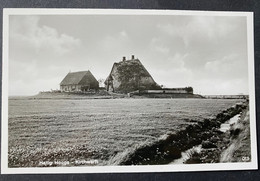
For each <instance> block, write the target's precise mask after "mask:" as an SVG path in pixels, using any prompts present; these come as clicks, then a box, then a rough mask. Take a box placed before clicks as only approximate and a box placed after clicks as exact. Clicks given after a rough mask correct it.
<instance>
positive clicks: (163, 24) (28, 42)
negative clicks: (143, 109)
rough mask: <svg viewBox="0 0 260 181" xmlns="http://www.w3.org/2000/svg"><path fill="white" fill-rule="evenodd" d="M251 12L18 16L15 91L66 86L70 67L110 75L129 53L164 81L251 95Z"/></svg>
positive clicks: (12, 38) (12, 66) (12, 32)
mask: <svg viewBox="0 0 260 181" xmlns="http://www.w3.org/2000/svg"><path fill="white" fill-rule="evenodd" d="M246 31H247V30H246V17H220V16H219V17H214V16H180V15H178V16H177V15H175V16H173V15H171V16H170V15H167V16H166V15H165V16H162V15H161V16H148V15H146V16H145V15H135V16H129V15H121V16H118V15H106V16H104V15H41V16H25V15H19V16H18V15H12V16H10V19H9V95H34V94H37V93H38V92H39V91H47V90H51V89H59V83H60V82H61V81H62V79H63V78H64V77H65V76H66V74H67V73H68V72H69V71H71V72H74V71H84V70H90V71H91V72H92V74H93V75H94V76H95V77H96V79H101V78H102V79H106V78H107V76H108V75H109V73H110V71H111V68H112V65H113V63H114V62H118V61H121V59H122V57H123V56H126V57H127V58H130V57H131V55H132V54H133V55H135V57H137V58H139V60H140V61H141V62H142V63H143V65H144V66H145V67H146V69H147V70H148V71H149V72H150V74H151V75H152V77H153V78H154V80H155V81H156V82H157V83H158V84H159V85H164V86H166V87H169V88H173V87H187V86H192V87H193V88H194V91H195V93H200V94H203V95H206V94H240V93H244V94H248V75H247V74H248V70H247V68H248V67H247V32H246Z"/></svg>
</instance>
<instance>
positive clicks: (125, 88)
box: [105, 55, 161, 93]
mask: <svg viewBox="0 0 260 181" xmlns="http://www.w3.org/2000/svg"><path fill="white" fill-rule="evenodd" d="M105 86H106V89H107V91H111V92H123V93H127V92H131V91H136V90H148V89H152V90H158V89H161V87H160V86H159V85H158V84H157V83H156V82H155V81H154V80H153V78H152V76H151V75H150V74H149V72H148V71H147V70H146V69H145V67H144V66H143V64H142V63H141V62H140V60H139V59H135V58H134V55H132V59H130V60H126V58H125V57H123V60H122V61H120V62H118V63H114V65H113V67H112V70H111V72H110V74H109V76H108V77H107V79H106V80H105Z"/></svg>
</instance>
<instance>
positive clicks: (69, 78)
mask: <svg viewBox="0 0 260 181" xmlns="http://www.w3.org/2000/svg"><path fill="white" fill-rule="evenodd" d="M98 88H99V83H98V81H97V80H96V78H95V77H94V76H93V75H92V73H91V72H90V71H89V70H88V71H80V72H70V73H68V74H67V75H66V77H65V78H64V79H63V80H62V81H61V83H60V90H61V92H86V91H89V90H93V89H94V90H97V89H98Z"/></svg>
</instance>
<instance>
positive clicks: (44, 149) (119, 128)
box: [8, 98, 242, 167]
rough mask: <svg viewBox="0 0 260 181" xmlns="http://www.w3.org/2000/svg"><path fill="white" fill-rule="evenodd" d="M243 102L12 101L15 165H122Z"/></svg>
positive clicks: (11, 145)
mask: <svg viewBox="0 0 260 181" xmlns="http://www.w3.org/2000/svg"><path fill="white" fill-rule="evenodd" d="M241 101H242V100H239V99H131V98H130V99H82V100H81V99H27V98H16V99H12V98H10V99H9V119H8V135H9V136H8V152H9V153H8V164H9V167H35V166H80V165H118V164H120V163H121V162H122V161H124V160H126V159H127V157H128V156H129V155H131V154H133V153H134V152H135V151H136V150H137V149H138V148H140V147H143V146H144V145H152V144H153V143H155V142H157V141H158V140H161V139H165V138H166V137H167V136H168V135H171V134H175V133H176V132H178V131H180V130H182V129H184V128H185V127H187V126H189V125H191V124H194V123H195V122H201V121H203V120H204V119H211V118H214V117H215V116H216V115H217V114H218V113H220V112H222V111H224V110H226V109H228V108H230V107H232V106H233V105H235V104H236V103H238V102H241Z"/></svg>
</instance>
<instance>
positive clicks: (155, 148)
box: [120, 103, 248, 165]
mask: <svg viewBox="0 0 260 181" xmlns="http://www.w3.org/2000/svg"><path fill="white" fill-rule="evenodd" d="M247 105H248V104H247V103H239V104H236V105H235V106H233V107H231V108H229V109H227V110H225V111H223V112H221V113H219V114H217V116H216V117H215V118H213V119H204V120H202V121H200V122H196V121H193V120H191V122H194V124H191V125H188V126H187V127H186V128H183V129H182V130H180V131H178V132H176V133H175V134H172V135H169V136H168V137H167V138H166V139H163V140H159V141H157V142H156V143H154V144H152V145H145V146H142V147H140V148H138V149H137V150H136V151H135V152H134V153H132V154H130V155H129V156H128V157H127V158H125V159H124V160H123V161H122V162H121V163H120V164H121V165H148V164H149V165H160V164H169V163H172V162H173V161H174V160H176V159H179V158H181V156H182V152H184V151H186V150H189V149H191V148H192V147H194V146H196V145H200V144H202V147H203V148H207V149H208V151H207V152H204V154H203V155H196V154H195V153H194V155H193V156H191V159H189V160H187V163H204V162H217V159H219V155H218V154H215V152H214V151H212V149H211V148H214V149H215V151H216V150H217V151H218V152H219V153H221V151H219V148H218V145H217V143H218V142H222V139H223V132H221V131H220V130H219V127H220V125H221V124H223V123H224V122H226V121H228V120H229V119H230V118H232V117H234V116H235V115H237V114H240V113H241V112H243V111H244V110H245V109H246V108H247ZM209 150H211V151H209ZM202 156H204V158H203V159H202ZM212 160H213V161H212Z"/></svg>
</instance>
